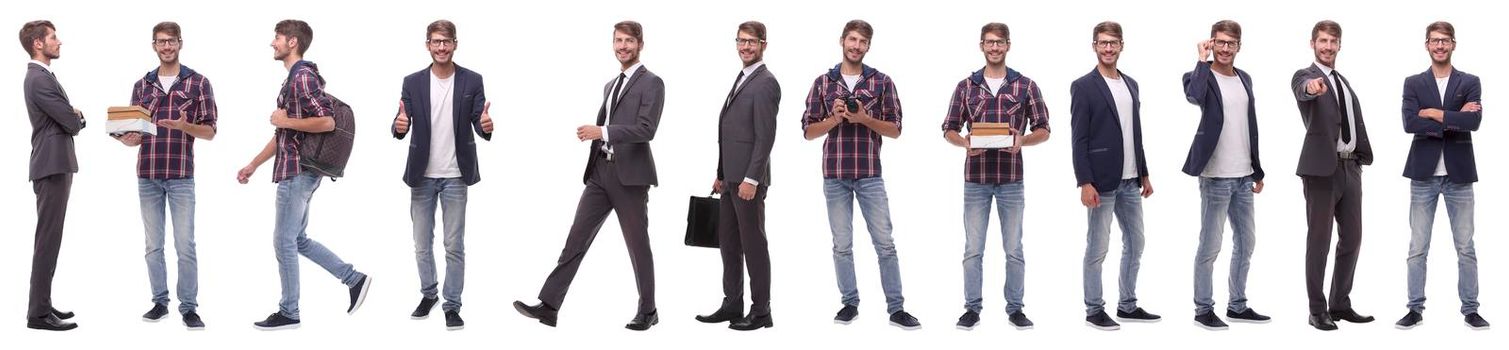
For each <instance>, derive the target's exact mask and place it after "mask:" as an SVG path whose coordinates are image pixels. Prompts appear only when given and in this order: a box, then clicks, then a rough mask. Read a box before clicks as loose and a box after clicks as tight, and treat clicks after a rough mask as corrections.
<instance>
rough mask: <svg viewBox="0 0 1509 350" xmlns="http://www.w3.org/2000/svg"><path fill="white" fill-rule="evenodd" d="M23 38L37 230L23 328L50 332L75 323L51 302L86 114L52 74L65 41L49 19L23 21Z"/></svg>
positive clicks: (67, 328) (70, 313)
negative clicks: (76, 151) (75, 141)
mask: <svg viewBox="0 0 1509 350" xmlns="http://www.w3.org/2000/svg"><path fill="white" fill-rule="evenodd" d="M21 43H22V44H23V45H24V47H25V48H26V53H27V54H29V55H31V63H30V64H29V65H28V66H27V70H26V83H25V85H24V86H23V88H22V90H23V92H24V94H25V95H26V112H27V114H28V115H29V116H30V117H31V165H30V170H29V171H28V175H27V179H28V180H31V188H32V191H33V192H35V193H36V195H37V233H36V241H35V246H34V248H33V250H32V255H31V293H30V295H29V301H28V304H27V310H26V327H27V328H32V329H41V330H49V331H66V330H70V329H74V328H78V325H77V324H74V323H71V322H67V321H63V320H65V319H69V318H73V313H72V312H61V311H58V310H57V309H55V308H53V306H52V277H53V273H54V272H56V271H57V268H58V251H59V250H60V249H61V247H62V244H63V222H64V217H65V216H66V215H67V213H68V195H69V190H70V188H72V187H73V173H76V172H78V171H79V163H78V160H77V159H76V158H75V157H74V153H73V137H74V136H75V135H78V134H79V130H81V129H83V128H84V114H83V113H82V112H79V110H78V109H75V108H73V105H72V104H71V103H69V101H68V93H66V92H63V86H62V84H60V83H58V78H57V76H55V75H53V73H52V68H51V65H52V60H55V59H58V57H61V55H62V48H63V42H62V41H59V40H58V34H57V28H56V27H54V26H53V25H52V22H48V21H32V22H27V23H26V24H25V25H22V26H21Z"/></svg>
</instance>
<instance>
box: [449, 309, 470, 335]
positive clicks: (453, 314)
mask: <svg viewBox="0 0 1509 350" xmlns="http://www.w3.org/2000/svg"><path fill="white" fill-rule="evenodd" d="M462 328H466V321H463V320H461V310H451V311H446V312H445V330H448V331H459V330H461V329H462Z"/></svg>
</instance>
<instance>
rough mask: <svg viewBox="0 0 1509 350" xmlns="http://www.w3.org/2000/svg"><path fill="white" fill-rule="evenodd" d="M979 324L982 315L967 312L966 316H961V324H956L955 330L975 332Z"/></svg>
mask: <svg viewBox="0 0 1509 350" xmlns="http://www.w3.org/2000/svg"><path fill="white" fill-rule="evenodd" d="M978 324H980V313H979V312H975V311H965V312H964V315H962V316H959V323H956V324H954V328H958V329H962V330H966V331H968V330H974V329H975V325H978Z"/></svg>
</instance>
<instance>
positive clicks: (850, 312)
mask: <svg viewBox="0 0 1509 350" xmlns="http://www.w3.org/2000/svg"><path fill="white" fill-rule="evenodd" d="M856 318H859V308H857V307H854V305H844V308H842V309H838V315H837V316H833V323H837V324H850V323H854V319H856Z"/></svg>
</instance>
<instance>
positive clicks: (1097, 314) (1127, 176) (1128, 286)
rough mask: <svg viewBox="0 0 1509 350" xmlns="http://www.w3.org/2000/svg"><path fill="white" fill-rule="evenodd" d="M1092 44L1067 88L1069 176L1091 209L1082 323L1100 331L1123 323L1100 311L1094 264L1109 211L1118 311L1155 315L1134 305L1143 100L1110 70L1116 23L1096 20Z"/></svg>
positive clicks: (1142, 185) (1130, 317)
mask: <svg viewBox="0 0 1509 350" xmlns="http://www.w3.org/2000/svg"><path fill="white" fill-rule="evenodd" d="M1093 38H1094V42H1092V43H1091V45H1090V48H1091V49H1092V50H1093V51H1094V52H1095V53H1096V56H1097V57H1098V60H1097V62H1098V63H1097V64H1096V66H1095V69H1094V70H1091V71H1090V73H1089V74H1085V76H1084V77H1081V78H1079V79H1076V80H1074V83H1073V85H1070V87H1069V95H1070V96H1071V97H1070V100H1071V102H1070V105H1069V114H1070V115H1071V116H1072V119H1071V121H1070V126H1071V127H1072V129H1073V131H1072V138H1073V143H1074V177H1075V179H1076V180H1077V182H1076V183H1077V184H1078V185H1079V188H1080V202H1081V203H1083V204H1084V205H1085V207H1087V208H1089V212H1090V215H1089V220H1090V222H1089V232H1088V235H1089V240H1088V243H1087V245H1086V247H1085V262H1084V263H1085V264H1084V286H1085V314H1086V316H1085V324H1086V325H1088V326H1090V327H1093V328H1096V329H1101V330H1116V329H1120V328H1121V325H1120V324H1117V323H1116V321H1114V320H1112V319H1111V317H1110V316H1109V315H1106V312H1105V300H1103V299H1101V294H1102V293H1101V288H1100V280H1101V278H1100V270H1101V267H1100V266H1101V262H1103V261H1105V258H1106V249H1107V246H1108V245H1109V242H1108V241H1109V240H1110V235H1111V216H1112V215H1113V214H1114V215H1115V216H1116V220H1117V221H1120V222H1121V240H1122V250H1121V280H1120V282H1121V283H1120V289H1121V295H1120V298H1119V299H1118V302H1117V307H1116V317H1117V318H1121V319H1123V320H1127V321H1133V322H1139V321H1140V322H1154V321H1158V320H1159V319H1161V317H1159V316H1158V315H1154V314H1151V313H1148V312H1147V311H1144V310H1142V308H1140V307H1137V270H1138V268H1139V266H1140V265H1141V262H1140V260H1141V259H1142V244H1143V239H1142V198H1144V197H1148V196H1151V195H1153V186H1152V183H1151V182H1149V180H1148V172H1147V158H1146V157H1145V156H1144V155H1143V152H1142V120H1141V113H1140V110H1141V107H1142V102H1141V101H1140V100H1139V99H1138V89H1137V81H1136V80H1132V77H1131V76H1127V75H1125V74H1122V73H1121V70H1119V69H1116V62H1117V60H1118V59H1120V57H1121V49H1122V40H1121V38H1122V31H1121V25H1120V24H1117V23H1116V22H1102V23H1100V24H1098V25H1096V26H1095V31H1094V33H1093Z"/></svg>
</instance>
